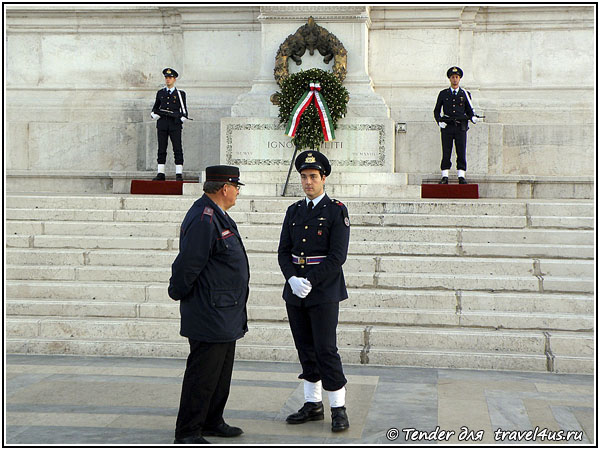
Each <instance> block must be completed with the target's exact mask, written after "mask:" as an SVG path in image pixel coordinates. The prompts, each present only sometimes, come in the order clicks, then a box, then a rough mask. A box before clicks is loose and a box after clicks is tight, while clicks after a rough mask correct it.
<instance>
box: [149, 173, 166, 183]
mask: <svg viewBox="0 0 600 450" xmlns="http://www.w3.org/2000/svg"><path fill="white" fill-rule="evenodd" d="M152 181H165V174H164V173H160V172H159V173H157V174H156V176H155V177H154V178H152Z"/></svg>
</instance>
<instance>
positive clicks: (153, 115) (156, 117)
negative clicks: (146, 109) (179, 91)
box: [150, 112, 160, 120]
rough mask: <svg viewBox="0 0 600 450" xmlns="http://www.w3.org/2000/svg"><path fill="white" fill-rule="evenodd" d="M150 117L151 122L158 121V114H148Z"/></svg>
mask: <svg viewBox="0 0 600 450" xmlns="http://www.w3.org/2000/svg"><path fill="white" fill-rule="evenodd" d="M150 117H152V120H157V119H160V116H159V115H158V114H154V113H153V112H151V113H150Z"/></svg>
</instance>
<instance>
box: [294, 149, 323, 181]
mask: <svg viewBox="0 0 600 450" xmlns="http://www.w3.org/2000/svg"><path fill="white" fill-rule="evenodd" d="M304 169H317V170H321V171H323V175H325V176H329V174H330V173H331V164H329V160H328V159H327V156H325V155H324V154H323V153H321V152H317V151H315V150H307V151H305V152H302V153H300V154H299V155H298V157H297V158H296V170H297V171H298V172H302V171H303V170H304Z"/></svg>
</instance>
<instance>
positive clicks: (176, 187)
mask: <svg viewBox="0 0 600 450" xmlns="http://www.w3.org/2000/svg"><path fill="white" fill-rule="evenodd" d="M183 183H197V181H152V180H131V191H130V192H131V193H132V194H152V195H181V194H183Z"/></svg>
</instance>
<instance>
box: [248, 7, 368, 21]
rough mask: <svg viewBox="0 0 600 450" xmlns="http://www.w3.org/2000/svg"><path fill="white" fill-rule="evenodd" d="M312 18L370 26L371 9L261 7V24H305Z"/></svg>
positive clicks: (259, 18)
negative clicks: (294, 22) (309, 17)
mask: <svg viewBox="0 0 600 450" xmlns="http://www.w3.org/2000/svg"><path fill="white" fill-rule="evenodd" d="M308 16H312V17H314V18H315V20H316V21H318V22H361V23H362V22H366V23H367V24H368V25H370V18H369V7H368V6H362V5H361V6H354V5H336V6H333V5H327V6H321V5H290V6H285V5H281V6H261V7H260V15H259V16H258V20H259V21H260V22H281V21H287V22H289V21H296V22H304V21H305V20H306V17H308Z"/></svg>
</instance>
